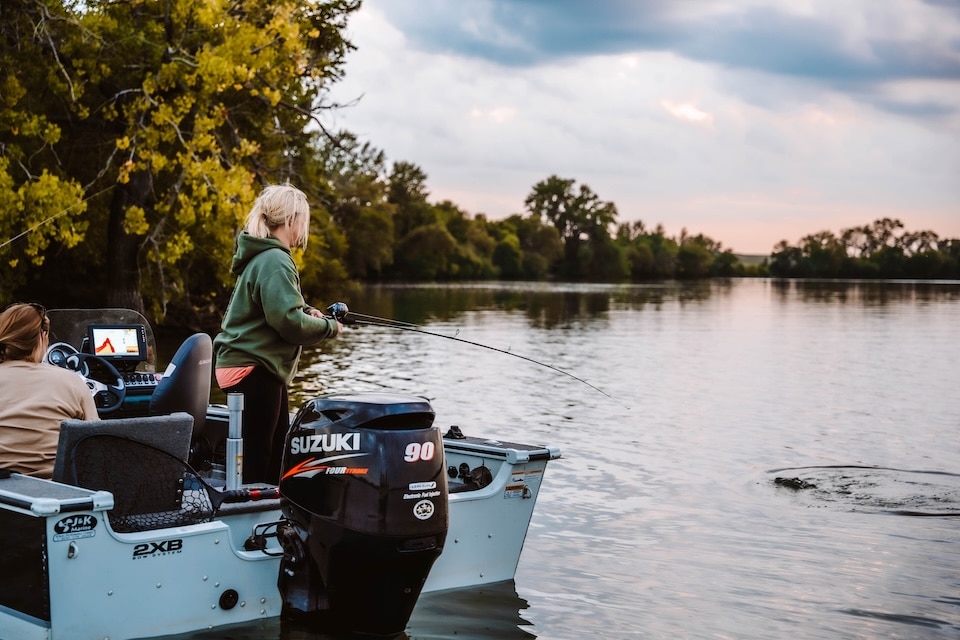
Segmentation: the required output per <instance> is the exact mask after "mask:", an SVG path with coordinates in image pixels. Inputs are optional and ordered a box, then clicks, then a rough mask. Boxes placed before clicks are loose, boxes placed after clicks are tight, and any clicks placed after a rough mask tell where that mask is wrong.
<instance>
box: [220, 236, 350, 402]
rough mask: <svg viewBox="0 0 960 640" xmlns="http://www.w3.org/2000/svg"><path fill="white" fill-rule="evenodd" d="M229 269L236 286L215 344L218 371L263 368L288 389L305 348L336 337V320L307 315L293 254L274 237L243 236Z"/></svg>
mask: <svg viewBox="0 0 960 640" xmlns="http://www.w3.org/2000/svg"><path fill="white" fill-rule="evenodd" d="M231 270H232V271H233V273H234V274H235V275H236V276H237V285H236V288H234V290H233V295H232V296H231V298H230V304H229V305H227V312H226V314H225V315H224V316H223V323H222V324H221V326H220V328H221V331H220V333H219V334H218V335H217V337H216V338H215V339H214V341H213V344H214V349H215V350H216V356H217V363H216V366H217V367H220V368H225V367H245V366H250V365H255V366H262V367H264V368H266V370H267V371H269V372H270V373H272V374H273V375H275V376H276V377H277V378H279V379H280V380H282V381H283V382H284V384H289V383H290V381H291V380H292V379H293V376H294V374H296V372H297V363H298V362H299V361H300V352H301V351H302V349H303V348H302V346H301V345H310V344H315V343H317V342H320V341H321V340H323V339H324V338H330V337H333V336H335V335H337V321H336V320H334V319H333V318H315V317H313V316H311V315H309V314H308V313H307V309H308V308H309V307H308V306H307V305H306V303H305V302H304V300H303V294H301V293H300V274H299V272H298V271H297V265H296V264H295V263H294V262H293V256H292V255H290V249H289V248H288V247H287V246H286V245H285V244H284V243H282V242H281V241H279V240H277V239H276V238H274V237H269V238H257V237H255V236H252V235H250V234H249V233H247V232H245V231H244V232H242V233H241V234H240V235H239V236H238V237H237V253H236V255H234V256H233V264H232V267H231Z"/></svg>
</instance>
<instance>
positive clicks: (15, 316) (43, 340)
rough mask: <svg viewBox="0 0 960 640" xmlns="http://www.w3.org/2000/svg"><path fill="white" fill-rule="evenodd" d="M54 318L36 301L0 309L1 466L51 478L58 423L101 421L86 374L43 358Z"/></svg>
mask: <svg viewBox="0 0 960 640" xmlns="http://www.w3.org/2000/svg"><path fill="white" fill-rule="evenodd" d="M49 331H50V319H49V318H47V312H46V310H45V309H44V308H43V307H41V306H40V305H38V304H29V303H19V302H18V303H14V304H12V305H10V306H9V307H7V308H6V309H4V310H3V312H2V313H0V469H9V470H11V471H16V472H17V473H22V474H24V475H28V476H37V477H40V478H50V477H52V476H53V463H54V460H55V458H56V456H57V441H58V440H59V438H60V422H61V421H62V420H67V419H70V418H76V419H80V420H98V419H99V416H98V415H97V406H96V404H94V402H93V395H92V394H91V392H90V389H88V388H87V385H86V384H84V382H83V378H81V377H80V376H78V375H77V374H76V373H74V372H72V371H68V370H67V369H62V368H60V367H55V366H53V365H50V364H46V363H44V362H43V355H44V354H45V353H46V351H47V342H48V339H49V338H48V332H49Z"/></svg>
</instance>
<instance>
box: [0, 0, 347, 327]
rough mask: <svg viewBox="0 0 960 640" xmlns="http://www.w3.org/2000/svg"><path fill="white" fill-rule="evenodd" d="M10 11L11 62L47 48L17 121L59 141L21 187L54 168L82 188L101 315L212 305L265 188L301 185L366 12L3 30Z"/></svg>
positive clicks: (211, 8)
mask: <svg viewBox="0 0 960 640" xmlns="http://www.w3.org/2000/svg"><path fill="white" fill-rule="evenodd" d="M8 6H12V9H10V11H11V12H12V13H15V14H16V16H14V17H15V18H16V19H15V20H14V22H16V23H17V24H22V25H23V27H22V28H21V29H20V30H18V31H16V33H15V36H16V37H17V38H19V40H18V41H16V42H15V43H14V45H11V44H10V40H9V39H7V40H5V43H4V46H5V50H4V55H5V57H6V58H5V59H10V58H11V57H14V58H17V59H20V58H21V57H22V53H20V52H19V51H18V50H17V49H16V48H15V45H16V44H17V42H22V41H23V40H24V38H30V37H32V35H29V34H33V33H41V34H43V33H48V34H50V35H49V37H43V38H40V39H38V44H36V45H34V48H35V49H36V52H35V53H36V60H35V62H36V67H38V68H39V69H44V70H45V72H44V73H42V74H41V73H40V71H39V70H35V72H36V73H37V75H38V76H39V77H40V78H47V81H46V82H44V81H43V80H40V81H39V82H42V83H43V84H44V85H46V86H45V87H44V88H43V90H42V91H38V92H37V93H36V94H35V95H36V97H35V98H32V99H31V100H32V102H31V104H30V105H28V108H27V109H23V108H21V109H20V110H21V111H24V110H25V111H28V112H30V113H34V114H41V115H43V116H45V117H46V118H47V119H48V120H51V121H54V122H56V123H57V124H58V126H59V127H60V135H59V137H48V141H47V143H46V145H47V146H46V149H48V150H49V151H48V153H42V154H39V155H38V154H34V155H31V156H29V159H28V162H29V164H25V165H24V166H25V168H24V170H23V171H22V176H21V177H19V178H18V180H19V183H23V182H27V181H32V180H33V179H34V176H39V175H42V172H43V169H48V170H49V171H53V168H54V167H55V168H56V171H58V172H60V173H62V175H63V176H64V177H63V178H62V180H61V181H62V182H63V183H65V184H66V183H72V184H79V185H82V186H83V192H84V194H85V197H86V199H87V205H88V211H87V220H88V221H89V224H90V229H97V230H98V231H100V233H98V234H96V235H91V236H90V237H88V238H87V239H88V244H89V246H90V249H91V251H92V253H90V254H88V256H87V257H90V256H93V257H94V259H97V260H99V262H100V264H99V265H98V266H99V272H100V273H102V274H103V277H102V284H103V288H104V289H105V291H106V296H105V298H106V300H105V302H106V303H107V304H111V305H118V306H127V307H133V308H141V307H143V306H144V305H143V300H142V299H141V295H142V296H144V297H145V298H146V302H147V305H146V306H149V307H150V308H151V310H152V311H153V312H155V313H156V314H157V315H159V316H162V315H163V314H164V312H165V311H166V309H167V305H168V303H170V302H176V301H179V300H184V299H187V300H190V301H191V302H192V304H194V305H195V306H200V305H204V304H207V303H210V302H214V303H215V302H216V301H217V297H218V296H222V294H223V293H224V291H225V289H226V288H227V287H228V286H229V283H230V282H231V280H232V278H231V276H230V275H229V273H228V269H229V264H230V255H231V254H232V250H233V238H234V235H235V234H236V232H237V230H238V228H239V225H240V222H241V221H242V219H243V217H244V216H245V214H246V211H247V210H248V209H249V206H250V205H251V203H252V201H253V199H254V198H255V196H256V193H257V191H258V183H259V184H263V183H271V182H281V181H285V180H290V181H292V182H294V183H295V184H296V183H302V180H303V178H304V176H305V175H306V174H307V173H308V171H307V165H308V164H309V163H310V162H312V161H313V153H312V150H311V148H310V142H311V136H310V134H309V133H308V129H309V128H310V127H314V128H321V129H322V122H321V119H320V115H321V114H322V113H323V111H324V110H325V109H327V108H329V107H330V106H332V105H330V104H328V103H327V102H325V98H324V96H326V95H327V94H326V90H327V89H328V88H329V85H330V84H331V83H332V82H334V81H336V80H337V79H338V78H339V77H340V76H341V74H342V66H343V64H344V59H345V55H346V53H347V52H348V51H349V50H350V48H351V46H350V44H349V43H348V42H347V41H346V40H345V39H344V38H343V35H342V34H343V31H344V29H345V27H346V18H347V16H348V15H349V14H350V13H351V12H353V11H355V10H356V9H357V8H358V7H359V2H357V1H356V0H352V1H350V0H331V1H328V2H323V3H301V2H296V1H295V0H280V1H275V0H245V2H243V3H236V2H227V1H225V0H210V1H209V2H204V3H196V2H192V1H191V0H164V1H163V2H161V1H160V0H142V1H140V2H113V1H110V0H93V1H86V2H82V3H80V2H77V3H76V4H74V3H53V2H49V1H48V0H41V1H40V2H27V1H21V0H14V4H13V5H8V4H7V3H4V9H3V10H4V13H5V16H4V24H5V25H6V24H7V19H6V18H7V15H6V14H7V11H8ZM54 32H55V33H54ZM25 34H27V35H25ZM4 68H5V69H8V68H9V67H8V65H7V64H4ZM7 73H9V72H7ZM12 73H13V74H18V73H19V74H20V75H19V76H18V80H19V83H20V86H24V83H25V82H31V83H32V84H38V81H37V80H29V79H27V78H25V77H24V73H23V72H19V71H16V70H14V71H12ZM28 73H29V72H28ZM0 108H2V109H4V110H6V109H7V105H5V104H4V105H2V106H0ZM5 115H6V114H5ZM3 118H4V116H0V121H2V120H3ZM0 135H3V136H4V140H2V142H4V143H5V142H6V138H7V137H12V136H13V135H14V134H13V133H12V132H11V131H10V130H9V129H8V130H5V131H2V132H0ZM25 158H26V156H25ZM54 159H55V160H54ZM18 186H19V184H17V183H16V182H15V183H14V187H18ZM97 194H103V195H102V196H97ZM5 215H8V214H7V212H6V211H5V212H2V213H0V216H5ZM191 296H192V300H191V299H190V298H191ZM221 300H222V298H221Z"/></svg>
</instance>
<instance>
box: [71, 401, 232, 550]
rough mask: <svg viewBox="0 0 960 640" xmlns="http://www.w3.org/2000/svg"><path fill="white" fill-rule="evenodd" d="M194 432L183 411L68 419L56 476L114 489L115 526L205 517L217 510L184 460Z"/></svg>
mask: <svg viewBox="0 0 960 640" xmlns="http://www.w3.org/2000/svg"><path fill="white" fill-rule="evenodd" d="M192 435H193V418H192V417H191V416H190V415H189V414H188V413H185V412H177V413H174V414H171V415H162V416H144V417H138V418H118V419H116V420H99V421H98V420H93V421H84V420H64V421H63V422H62V423H61V424H60V440H59V443H58V447H57V458H56V462H55V464H54V470H53V480H54V481H56V482H62V483H65V484H72V485H75V486H79V487H83V488H85V489H92V490H105V491H109V492H111V493H112V494H113V497H114V508H113V509H112V510H111V511H110V512H109V513H108V518H109V520H110V524H111V526H112V527H113V529H114V530H115V531H119V532H133V531H149V530H152V529H159V528H164V527H169V526H177V525H182V524H192V523H195V522H202V521H205V520H208V519H210V517H212V514H213V510H212V507H211V506H210V505H209V500H207V496H206V494H205V493H203V492H202V491H200V489H201V487H199V486H190V485H191V484H192V483H191V482H190V478H191V470H190V467H189V466H188V465H187V464H186V462H185V460H186V459H187V456H188V455H189V452H190V442H191V438H192ZM185 483H186V485H185ZM198 494H202V495H198Z"/></svg>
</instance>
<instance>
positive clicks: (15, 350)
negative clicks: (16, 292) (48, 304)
mask: <svg viewBox="0 0 960 640" xmlns="http://www.w3.org/2000/svg"><path fill="white" fill-rule="evenodd" d="M49 330H50V319H49V318H47V312H46V310H45V309H44V308H43V307H41V306H40V305H38V304H32V303H26V302H15V303H13V304H11V305H10V306H9V307H7V308H6V309H4V310H3V312H2V313H0V362H6V361H7V360H26V361H28V362H40V360H41V359H42V358H43V353H42V351H43V339H42V338H43V334H44V333H46V332H47V331H49Z"/></svg>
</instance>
